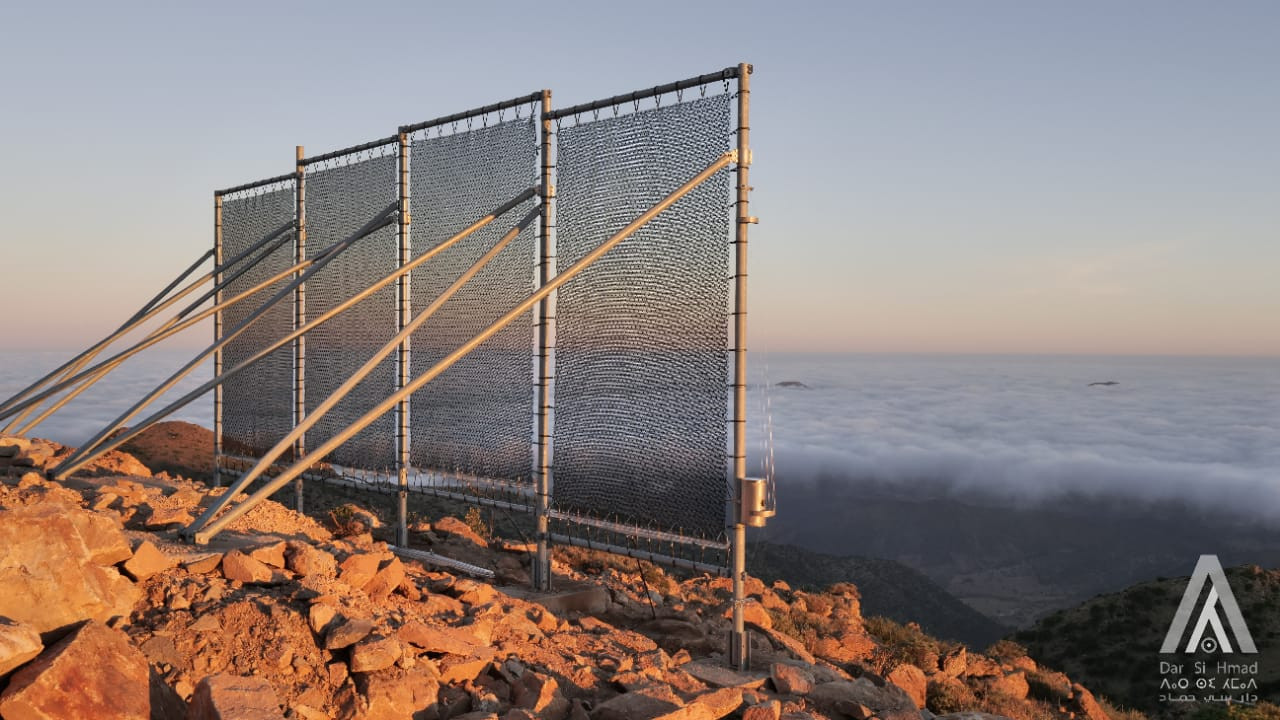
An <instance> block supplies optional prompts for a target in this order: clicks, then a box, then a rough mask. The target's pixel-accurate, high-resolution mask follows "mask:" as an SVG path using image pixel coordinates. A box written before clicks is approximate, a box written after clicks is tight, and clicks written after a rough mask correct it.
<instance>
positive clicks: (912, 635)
mask: <svg viewBox="0 0 1280 720" xmlns="http://www.w3.org/2000/svg"><path fill="white" fill-rule="evenodd" d="M863 624H864V625H865V627H866V629H867V633H868V634H870V635H871V637H873V638H875V639H876V640H877V641H878V642H879V643H880V646H879V647H877V648H876V650H875V653H873V654H872V656H871V662H872V664H873V665H875V666H876V668H877V671H878V672H880V673H881V674H883V673H887V672H889V671H891V670H893V669H894V668H895V667H897V666H899V665H901V664H903V663H909V664H911V665H915V666H916V667H919V668H925V669H928V668H930V667H935V666H936V663H937V662H938V655H939V654H940V653H941V652H943V648H941V647H940V646H939V645H938V641H937V640H934V639H933V638H931V637H929V636H928V635H925V634H924V632H923V631H921V630H920V626H918V625H914V624H913V625H899V624H898V623H896V622H894V621H892V620H890V619H889V618H887V617H881V616H879V615H876V616H872V617H869V618H866V619H865V620H864V621H863Z"/></svg>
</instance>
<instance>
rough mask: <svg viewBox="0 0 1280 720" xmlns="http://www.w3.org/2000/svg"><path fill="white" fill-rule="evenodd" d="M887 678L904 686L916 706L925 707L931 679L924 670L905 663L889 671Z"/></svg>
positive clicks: (895, 683)
mask: <svg viewBox="0 0 1280 720" xmlns="http://www.w3.org/2000/svg"><path fill="white" fill-rule="evenodd" d="M885 679H886V680H888V681H889V682H891V683H893V684H894V685H897V686H898V687H900V688H902V689H903V690H904V691H905V692H906V693H907V696H908V697H910V698H911V702H913V703H915V704H916V707H921V708H922V707H924V705H925V699H926V697H927V696H928V689H929V679H928V678H926V677H925V675H924V671H923V670H921V669H920V668H918V667H916V666H915V665H910V664H908V663H903V664H901V665H899V666H897V667H895V668H894V669H893V670H891V671H889V674H888V675H886V676H885Z"/></svg>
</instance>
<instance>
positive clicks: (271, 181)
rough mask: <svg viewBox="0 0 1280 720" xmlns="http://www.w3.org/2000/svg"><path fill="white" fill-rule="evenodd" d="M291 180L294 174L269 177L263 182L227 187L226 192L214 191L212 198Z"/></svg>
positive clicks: (257, 181) (256, 181)
mask: <svg viewBox="0 0 1280 720" xmlns="http://www.w3.org/2000/svg"><path fill="white" fill-rule="evenodd" d="M293 178H294V173H286V174H284V175H277V176H275V177H269V178H267V179H265V180H255V181H253V182H251V183H245V184H243V185H236V186H235V187H229V188H227V189H226V190H214V191H213V194H214V196H215V197H216V196H221V195H230V194H232V193H238V192H241V191H243V190H252V189H254V188H260V187H263V186H265V185H275V184H276V183H280V182H284V181H286V180H292V179H293Z"/></svg>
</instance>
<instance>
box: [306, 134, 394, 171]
mask: <svg viewBox="0 0 1280 720" xmlns="http://www.w3.org/2000/svg"><path fill="white" fill-rule="evenodd" d="M399 140H400V136H399V135H388V136H387V137H384V138H378V139H377V140H370V141H369V142H366V143H360V144H359V145H352V146H351V147H345V148H342V149H341V150H334V151H332V152H327V153H325V154H323V155H316V156H315V157H304V158H302V159H301V160H299V161H298V164H299V165H302V166H304V167H305V166H307V165H312V164H314V163H318V162H324V161H325V160H332V159H334V158H340V157H342V156H343V155H350V154H352V153H358V152H361V151H363V150H373V149H375V148H380V147H383V146H385V145H390V144H392V143H394V142H399Z"/></svg>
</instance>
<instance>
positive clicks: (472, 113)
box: [400, 92, 542, 133]
mask: <svg viewBox="0 0 1280 720" xmlns="http://www.w3.org/2000/svg"><path fill="white" fill-rule="evenodd" d="M541 98H542V93H541V92H536V93H530V94H528V95H525V96H524V97H518V98H511V99H510V100H503V101H502V102H497V103H493V104H492V105H485V106H484V107H478V108H475V109H473V110H464V111H462V112H459V113H454V114H452V115H445V116H443V117H438V118H436V119H434V120H427V121H426V122H420V123H414V124H412V125H401V126H400V132H402V133H415V132H417V131H419V130H426V129H427V128H432V127H436V126H437V125H447V124H449V123H453V122H458V121H460V120H466V119H467V118H473V117H479V116H481V115H487V114H489V113H491V112H498V111H499V110H507V109H509V108H513V107H517V106H520V105H524V104H526V103H534V102H537V101H538V100H540V99H541Z"/></svg>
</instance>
